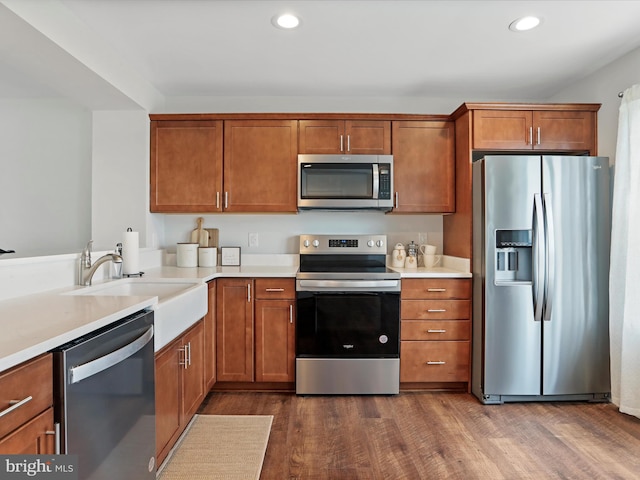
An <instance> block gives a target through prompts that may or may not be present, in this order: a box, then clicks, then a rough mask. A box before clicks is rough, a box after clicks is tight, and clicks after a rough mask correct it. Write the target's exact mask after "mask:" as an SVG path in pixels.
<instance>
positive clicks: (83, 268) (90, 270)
mask: <svg viewBox="0 0 640 480" xmlns="http://www.w3.org/2000/svg"><path fill="white" fill-rule="evenodd" d="M92 244H93V240H89V242H88V243H87V246H86V247H84V250H82V255H81V256H80V270H79V274H78V279H79V281H80V285H85V286H89V285H91V279H92V278H93V275H94V274H95V273H96V270H97V269H98V267H99V266H100V265H102V264H103V263H104V262H108V261H112V262H113V263H122V256H120V255H118V254H117V253H107V254H106V255H103V256H102V257H100V258H99V259H97V260H96V262H95V263H94V264H93V265H91V245H92Z"/></svg>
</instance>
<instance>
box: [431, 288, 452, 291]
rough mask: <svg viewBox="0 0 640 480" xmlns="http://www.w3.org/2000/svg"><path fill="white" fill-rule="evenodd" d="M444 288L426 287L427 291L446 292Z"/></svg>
mask: <svg viewBox="0 0 640 480" xmlns="http://www.w3.org/2000/svg"><path fill="white" fill-rule="evenodd" d="M446 291H447V289H446V288H427V292H446Z"/></svg>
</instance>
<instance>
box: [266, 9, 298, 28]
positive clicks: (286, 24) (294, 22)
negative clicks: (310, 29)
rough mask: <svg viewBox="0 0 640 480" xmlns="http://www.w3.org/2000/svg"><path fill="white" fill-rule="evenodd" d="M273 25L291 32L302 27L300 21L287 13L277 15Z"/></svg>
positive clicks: (272, 21)
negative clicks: (299, 26)
mask: <svg viewBox="0 0 640 480" xmlns="http://www.w3.org/2000/svg"><path fill="white" fill-rule="evenodd" d="M271 23H272V24H273V25H274V26H276V27H278V28H282V29H284V30H291V29H292V28H296V27H297V26H298V25H300V19H299V18H298V17H296V16H295V15H292V14H291V13H285V14H282V15H276V16H275V17H273V18H272V19H271Z"/></svg>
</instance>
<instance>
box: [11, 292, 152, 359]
mask: <svg viewBox="0 0 640 480" xmlns="http://www.w3.org/2000/svg"><path fill="white" fill-rule="evenodd" d="M156 302H157V298H156V297H134V296H126V297H125V296H113V297H111V296H109V297H106V296H105V297H97V296H82V295H78V296H75V295H60V294H58V293H42V294H37V295H27V296H24V297H18V298H14V299H10V300H4V301H2V302H0V319H2V320H0V328H2V335H1V336H0V372H1V371H3V370H6V369H8V368H11V367H13V366H15V365H18V364H19V363H22V362H24V361H26V360H29V359H31V358H34V357H36V356H38V355H40V354H42V353H45V352H47V351H49V350H51V349H53V348H56V347H59V346H60V345H63V344H65V343H66V342H69V341H71V340H73V339H75V338H78V337H81V336H82V335H86V334H87V333H90V332H92V331H94V330H97V329H99V328H101V327H104V326H106V325H109V324H110V323H113V322H115V321H117V320H120V319H121V318H123V317H126V316H127V315H130V314H132V313H135V312H137V311H139V310H142V309H145V308H149V307H151V306H153V305H154V304H155V303H156Z"/></svg>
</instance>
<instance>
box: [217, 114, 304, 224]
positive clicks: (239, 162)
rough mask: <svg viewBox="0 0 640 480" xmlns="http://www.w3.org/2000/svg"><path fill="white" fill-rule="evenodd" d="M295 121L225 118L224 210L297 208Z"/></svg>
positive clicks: (296, 135)
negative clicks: (235, 119)
mask: <svg viewBox="0 0 640 480" xmlns="http://www.w3.org/2000/svg"><path fill="white" fill-rule="evenodd" d="M297 161H298V122H297V121H296V120H238V121H226V122H225V126H224V210H225V211H227V212H296V211H297V184H296V182H297V173H296V166H297Z"/></svg>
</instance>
